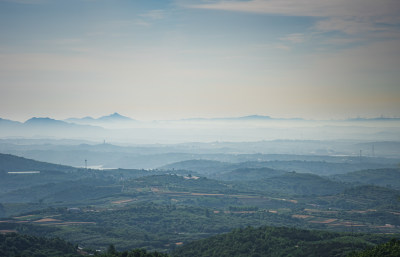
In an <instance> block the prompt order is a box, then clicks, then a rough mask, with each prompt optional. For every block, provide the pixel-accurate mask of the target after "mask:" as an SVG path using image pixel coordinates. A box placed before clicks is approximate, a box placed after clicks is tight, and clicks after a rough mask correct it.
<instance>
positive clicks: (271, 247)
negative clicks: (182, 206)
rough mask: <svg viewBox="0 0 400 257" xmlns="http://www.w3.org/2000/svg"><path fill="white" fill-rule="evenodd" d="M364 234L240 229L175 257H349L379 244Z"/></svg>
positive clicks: (192, 246) (177, 252)
mask: <svg viewBox="0 0 400 257" xmlns="http://www.w3.org/2000/svg"><path fill="white" fill-rule="evenodd" d="M384 240H387V239H385V238H383V237H377V236H376V237H371V236H368V235H363V234H356V235H352V234H343V233H329V232H324V231H312V230H301V229H296V228H285V227H261V228H252V227H248V228H245V229H236V230H234V231H232V232H230V233H227V234H222V235H218V236H214V237H211V238H207V239H204V240H200V241H196V242H192V243H190V244H187V245H184V246H183V247H180V248H177V249H176V250H175V251H174V252H173V254H172V255H173V256H174V257H192V256H198V257H202V256H204V257H213V256H215V257H217V256H218V257H220V256H230V257H236V256H237V257H239V256H243V257H245V256H246V257H247V256H253V257H256V256H282V257H283V256H299V257H300V256H304V257H311V256H315V257H320V256H346V255H347V254H349V253H350V252H352V251H354V250H361V249H365V248H366V247H368V246H372V245H374V244H375V243H374V242H376V241H380V242H383V241H384Z"/></svg>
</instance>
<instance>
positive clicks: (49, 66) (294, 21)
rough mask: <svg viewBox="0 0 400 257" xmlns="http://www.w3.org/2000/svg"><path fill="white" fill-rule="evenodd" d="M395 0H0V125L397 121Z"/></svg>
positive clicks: (399, 39)
mask: <svg viewBox="0 0 400 257" xmlns="http://www.w3.org/2000/svg"><path fill="white" fill-rule="evenodd" d="M399 13H400V2H399V1H398V0H380V1H376V0H246V1H238V0H235V1H228V0H225V1H221V0H203V1H201V0H187V1H182V0H163V1H153V0H113V1H110V0H68V1H62V0H0V117H1V118H7V119H13V120H20V121H24V120H26V119H28V118H30V117H33V116H35V117H53V118H56V119H65V118H69V117H84V116H93V117H99V116H102V115H107V114H110V113H114V112H118V113H120V114H122V115H125V116H129V117H132V118H134V119H138V120H156V119H180V118H191V117H204V118H211V117H226V116H230V117H232V116H244V115H253V114H258V115H268V116H272V117H282V118H291V117H302V118H306V119H341V118H350V117H377V116H381V115H383V116H387V117H400V15H399Z"/></svg>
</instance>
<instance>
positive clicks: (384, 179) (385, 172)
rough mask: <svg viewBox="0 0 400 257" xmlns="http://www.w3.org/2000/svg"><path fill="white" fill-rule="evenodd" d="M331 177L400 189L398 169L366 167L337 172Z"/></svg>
mask: <svg viewBox="0 0 400 257" xmlns="http://www.w3.org/2000/svg"><path fill="white" fill-rule="evenodd" d="M332 178H333V179H335V180H339V181H343V182H349V183H358V184H366V185H377V186H383V187H391V188H394V189H397V190H399V189H400V169H368V170H360V171H354V172H349V173H346V174H337V175H334V176H332Z"/></svg>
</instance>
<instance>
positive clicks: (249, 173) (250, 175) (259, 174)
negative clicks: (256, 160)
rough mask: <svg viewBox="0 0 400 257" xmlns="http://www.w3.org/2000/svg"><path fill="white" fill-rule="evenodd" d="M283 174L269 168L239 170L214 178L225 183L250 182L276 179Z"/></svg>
mask: <svg viewBox="0 0 400 257" xmlns="http://www.w3.org/2000/svg"><path fill="white" fill-rule="evenodd" d="M285 173H286V171H280V170H274V169H270V168H240V169H236V170H233V171H230V172H227V173H223V174H220V175H216V176H215V178H216V179H219V180H226V181H236V180H237V181H251V180H258V179H266V178H271V177H276V176H280V175H283V174H285Z"/></svg>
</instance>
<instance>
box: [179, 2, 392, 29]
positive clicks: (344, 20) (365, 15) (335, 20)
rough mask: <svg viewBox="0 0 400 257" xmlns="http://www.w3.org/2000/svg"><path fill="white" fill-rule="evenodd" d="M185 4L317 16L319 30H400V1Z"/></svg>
mask: <svg viewBox="0 0 400 257" xmlns="http://www.w3.org/2000/svg"><path fill="white" fill-rule="evenodd" d="M185 7H187V8H196V9H208V10H223V11H236V12H249V13H259V14H273V15H287V16H305V17H314V18H316V19H317V23H316V25H315V28H314V29H315V30H316V31H319V32H330V31H340V32H342V33H345V34H348V35H351V34H353V35H354V34H361V33H372V32H374V33H375V32H380V31H388V30H390V31H396V32H397V33H398V30H399V25H400V16H399V15H398V14H399V13H400V2H399V1H398V0H381V1H376V0H351V1H349V0H250V1H237V0H234V1H207V2H206V3H202V4H191V5H186V6H185ZM396 25H397V26H396Z"/></svg>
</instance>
